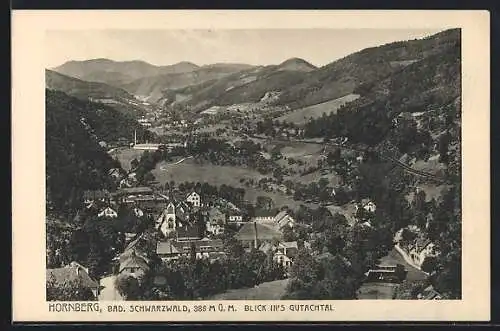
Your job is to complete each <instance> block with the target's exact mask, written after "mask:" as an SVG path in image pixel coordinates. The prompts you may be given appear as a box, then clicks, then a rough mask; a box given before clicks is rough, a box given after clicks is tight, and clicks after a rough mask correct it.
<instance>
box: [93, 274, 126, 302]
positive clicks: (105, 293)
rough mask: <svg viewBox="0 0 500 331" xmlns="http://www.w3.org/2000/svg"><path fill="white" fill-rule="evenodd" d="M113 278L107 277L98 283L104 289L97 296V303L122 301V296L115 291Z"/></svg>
mask: <svg viewBox="0 0 500 331" xmlns="http://www.w3.org/2000/svg"><path fill="white" fill-rule="evenodd" d="M115 278H116V276H109V277H104V278H102V279H101V282H100V283H101V286H103V287H104V288H103V289H102V290H101V293H100V294H99V301H123V298H122V296H121V295H120V293H118V291H117V290H116V289H115V285H114V282H115Z"/></svg>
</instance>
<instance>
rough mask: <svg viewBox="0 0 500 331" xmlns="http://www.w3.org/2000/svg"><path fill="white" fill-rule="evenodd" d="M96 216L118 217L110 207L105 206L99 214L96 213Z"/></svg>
mask: <svg viewBox="0 0 500 331" xmlns="http://www.w3.org/2000/svg"><path fill="white" fill-rule="evenodd" d="M97 216H99V217H111V218H116V217H118V214H117V213H116V211H114V210H113V209H112V208H111V207H106V208H104V209H103V210H102V211H101V212H100V213H99V214H97Z"/></svg>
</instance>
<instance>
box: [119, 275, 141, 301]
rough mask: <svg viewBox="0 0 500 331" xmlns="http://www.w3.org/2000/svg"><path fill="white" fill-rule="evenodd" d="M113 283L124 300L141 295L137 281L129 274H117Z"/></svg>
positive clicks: (133, 298) (134, 298)
mask: <svg viewBox="0 0 500 331" xmlns="http://www.w3.org/2000/svg"><path fill="white" fill-rule="evenodd" d="M114 285H115V288H116V290H117V291H118V293H120V295H121V296H122V297H123V298H124V299H125V300H132V301H133V300H138V299H139V297H140V295H141V288H140V286H139V281H138V280H137V279H136V278H135V277H132V276H130V275H127V274H122V275H119V276H118V277H116V279H115V283H114Z"/></svg>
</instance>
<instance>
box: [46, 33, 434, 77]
mask: <svg viewBox="0 0 500 331" xmlns="http://www.w3.org/2000/svg"><path fill="white" fill-rule="evenodd" d="M440 31H441V30H407V29H390V30H387V29H386V30H381V29H380V30H379V29H356V30H354V29H252V30H82V31H79V30H65V31H63V30H60V31H48V32H47V34H46V40H45V45H46V52H45V56H46V66H47V68H53V67H56V66H58V65H61V64H63V63H65V62H66V61H70V60H89V59H95V58H107V59H110V60H115V61H130V60H142V61H145V62H149V63H151V64H155V65H169V64H174V63H178V62H181V61H189V62H193V63H195V64H198V65H205V64H211V63H222V62H225V63H246V64H252V65H269V64H279V63H281V62H283V61H285V60H287V59H289V58H292V57H299V58H302V59H304V60H306V61H308V62H310V63H312V64H313V65H315V66H318V67H319V66H323V65H325V64H328V63H330V62H332V61H335V60H337V59H339V58H342V57H344V56H346V55H349V54H351V53H353V52H356V51H359V50H362V49H364V48H367V47H374V46H379V45H382V44H386V43H389V42H393V41H403V40H411V39H416V38H423V37H426V36H429V35H432V34H434V33H437V32H440Z"/></svg>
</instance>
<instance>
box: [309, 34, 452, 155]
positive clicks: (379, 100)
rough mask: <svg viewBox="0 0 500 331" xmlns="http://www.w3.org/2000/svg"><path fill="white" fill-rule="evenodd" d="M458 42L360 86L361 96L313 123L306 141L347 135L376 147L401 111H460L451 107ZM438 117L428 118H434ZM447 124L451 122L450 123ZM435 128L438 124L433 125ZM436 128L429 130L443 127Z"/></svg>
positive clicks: (415, 113) (352, 140) (353, 140)
mask: <svg viewBox="0 0 500 331" xmlns="http://www.w3.org/2000/svg"><path fill="white" fill-rule="evenodd" d="M460 82H461V75H460V43H459V41H457V42H456V43H455V44H453V45H452V46H450V47H447V48H445V49H444V50H443V52H442V53H438V54H436V55H432V56H429V57H428V58H426V59H424V60H421V61H419V62H416V63H413V64H410V65H408V66H407V67H405V68H404V69H402V70H401V71H398V72H397V73H395V74H393V75H390V76H388V77H386V78H384V79H382V80H380V81H377V82H371V83H367V84H363V85H360V86H359V87H358V88H357V89H356V92H357V93H359V94H361V95H362V96H361V98H359V99H357V100H356V101H354V102H351V103H348V104H346V105H345V106H343V107H341V108H340V109H339V110H338V111H337V113H336V114H331V115H328V116H324V117H322V118H319V119H316V120H312V121H310V122H309V123H308V124H307V125H306V135H307V136H310V137H327V138H333V137H338V136H345V137H348V138H349V140H350V141H351V142H357V143H365V144H368V145H372V146H373V145H376V144H378V143H380V142H381V141H382V140H383V139H384V138H385V137H386V136H387V135H388V133H389V131H390V130H392V129H393V127H394V119H396V117H397V116H398V115H400V114H402V113H406V112H407V113H413V115H410V116H418V115H421V114H417V113H419V112H424V113H425V112H428V111H438V110H443V109H444V108H447V109H448V114H447V115H449V116H450V117H451V118H455V117H459V116H460V113H459V109H460V108H458V109H457V107H450V105H453V104H454V103H455V102H456V100H457V98H459V96H460ZM438 115H439V114H433V117H434V118H435V119H438V117H439V116H438ZM450 120H451V119H450ZM436 124H438V123H436ZM442 124H443V125H436V126H437V127H435V128H434V127H433V128H431V130H430V131H436V129H439V128H441V129H443V128H444V127H445V124H446V123H442Z"/></svg>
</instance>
